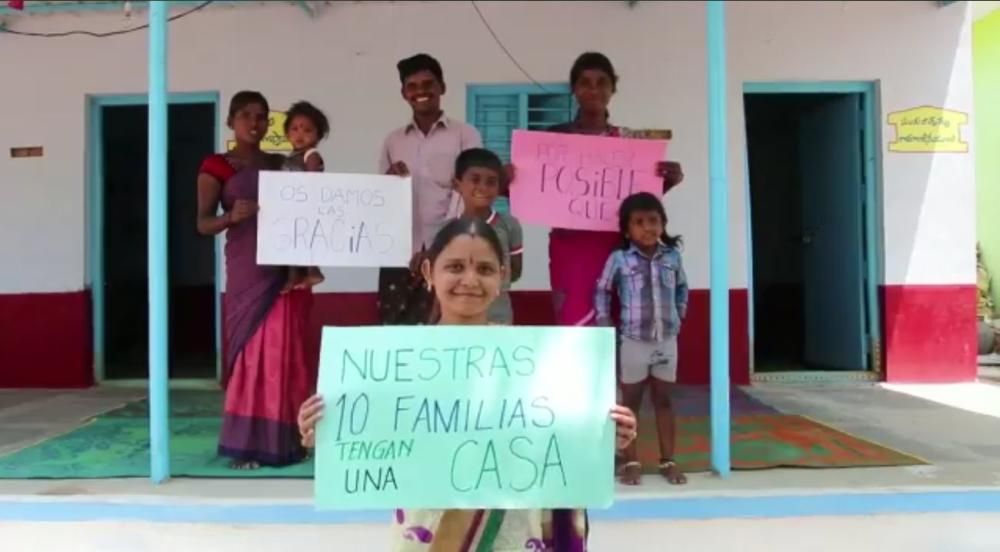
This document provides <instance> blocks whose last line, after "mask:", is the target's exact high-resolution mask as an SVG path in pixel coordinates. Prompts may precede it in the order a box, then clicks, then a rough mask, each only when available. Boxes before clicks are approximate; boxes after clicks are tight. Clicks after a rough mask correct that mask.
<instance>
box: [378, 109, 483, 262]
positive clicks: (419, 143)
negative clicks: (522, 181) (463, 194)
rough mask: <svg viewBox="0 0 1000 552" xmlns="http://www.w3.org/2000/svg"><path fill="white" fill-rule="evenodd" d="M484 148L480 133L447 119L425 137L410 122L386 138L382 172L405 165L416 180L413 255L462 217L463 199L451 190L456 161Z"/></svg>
mask: <svg viewBox="0 0 1000 552" xmlns="http://www.w3.org/2000/svg"><path fill="white" fill-rule="evenodd" d="M481 147H483V139H482V137H481V136H480V135H479V131H478V130H476V129H475V127H472V126H470V125H467V124H465V123H463V122H461V121H456V120H454V119H450V118H448V117H446V116H445V115H441V118H440V119H438V120H437V122H436V123H434V126H432V127H431V130H430V132H428V133H427V134H424V133H423V132H421V131H420V128H418V127H417V125H416V123H414V122H412V121H411V122H410V123H409V124H407V125H406V126H404V127H402V128H398V129H396V130H394V131H392V132H391V133H390V134H389V136H387V137H386V138H385V144H384V145H383V146H382V153H381V155H379V171H380V172H382V173H385V172H386V171H387V170H389V166H390V165H392V164H393V163H398V162H399V161H402V162H403V163H406V167H407V168H408V169H410V176H411V177H412V179H413V252H414V253H415V252H417V251H419V250H420V249H421V246H424V247H430V244H431V242H432V241H433V240H434V236H435V235H436V234H437V232H438V230H440V229H441V227H442V226H444V223H445V222H447V221H448V220H449V219H451V218H454V217H456V216H458V215H460V214H461V210H460V209H461V199H460V197H459V195H458V193H456V192H455V190H454V187H453V186H452V177H453V176H454V172H455V159H457V158H458V155H459V154H460V153H462V152H463V151H465V150H467V149H470V148H481Z"/></svg>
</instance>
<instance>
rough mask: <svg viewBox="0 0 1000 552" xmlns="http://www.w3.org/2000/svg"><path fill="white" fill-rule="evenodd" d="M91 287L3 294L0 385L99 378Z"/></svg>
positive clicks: (53, 384) (55, 384)
mask: <svg viewBox="0 0 1000 552" xmlns="http://www.w3.org/2000/svg"><path fill="white" fill-rule="evenodd" d="M90 318H91V317H90V293H89V292H87V291H73V292H67V293H28V294H19V295H0V387H39V388H43V387H47V388H74V387H89V386H90V385H93V383H94V371H93V368H92V367H93V358H92V356H91V335H90V326H91V324H90Z"/></svg>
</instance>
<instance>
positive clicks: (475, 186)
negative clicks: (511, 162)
mask: <svg viewBox="0 0 1000 552" xmlns="http://www.w3.org/2000/svg"><path fill="white" fill-rule="evenodd" d="M455 188H456V189H458V193H459V195H461V196H462V202H464V203H465V207H466V208H467V209H472V210H474V211H481V212H485V211H488V210H489V209H491V208H492V207H493V202H494V201H496V199H497V195H499V194H500V175H499V174H497V171H495V170H493V169H490V168H488V167H469V168H467V169H466V170H465V172H464V173H463V174H462V176H461V178H457V179H455Z"/></svg>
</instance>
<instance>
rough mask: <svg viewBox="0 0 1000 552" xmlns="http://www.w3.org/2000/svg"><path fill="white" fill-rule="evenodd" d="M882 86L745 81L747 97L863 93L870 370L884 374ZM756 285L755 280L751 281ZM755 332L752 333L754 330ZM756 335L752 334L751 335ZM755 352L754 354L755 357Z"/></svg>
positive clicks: (747, 188)
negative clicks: (878, 98) (879, 102)
mask: <svg viewBox="0 0 1000 552" xmlns="http://www.w3.org/2000/svg"><path fill="white" fill-rule="evenodd" d="M877 91H878V83H877V82H874V81H776V82H745V83H743V94H860V95H861V98H862V102H861V103H862V114H861V117H862V119H861V120H862V125H863V126H862V128H863V159H862V169H863V172H864V174H863V178H862V185H863V186H864V196H865V203H866V208H865V213H864V225H865V230H864V233H865V244H866V248H865V252H864V254H865V259H864V261H865V273H866V274H865V276H866V278H865V279H866V285H865V302H866V303H867V309H866V312H867V326H868V331H869V347H868V353H869V354H868V356H869V366H868V368H869V370H872V371H875V372H878V373H881V372H882V314H881V308H880V302H879V286H880V285H881V282H882V274H883V256H882V251H883V247H882V232H881V229H882V182H881V171H880V170H879V167H880V166H881V163H880V159H879V148H878V146H877V144H878V143H879V140H880V139H881V137H880V135H879V128H880V127H879V121H880V118H879V114H878V113H877V110H878V109H877V104H876V94H877ZM744 156H745V158H749V150H748V149H747V148H746V144H744ZM744 193H745V194H746V198H747V201H746V209H747V213H748V215H747V217H748V219H749V217H750V216H752V214H750V178H749V171H747V175H746V178H744ZM746 247H747V258H748V259H750V261H749V263H748V264H750V266H752V262H753V261H752V258H753V234H752V232H749V231H748V232H747V237H746ZM751 282H752V279H751ZM747 297H748V301H750V312H753V292H752V288H751V292H750V293H748V294H747ZM752 325H753V321H752V319H751V326H752ZM751 331H752V330H751ZM751 335H752V334H751ZM752 354H753V351H751V355H752Z"/></svg>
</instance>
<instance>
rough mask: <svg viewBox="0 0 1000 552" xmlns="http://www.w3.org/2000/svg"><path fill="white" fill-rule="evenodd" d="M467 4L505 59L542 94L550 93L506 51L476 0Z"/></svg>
mask: <svg viewBox="0 0 1000 552" xmlns="http://www.w3.org/2000/svg"><path fill="white" fill-rule="evenodd" d="M469 3H470V4H472V8H473V9H475V10H476V13H477V14H478V15H479V20H480V21H482V22H483V26H484V27H486V30H487V31H489V33H490V35H492V36H493V40H494V41H496V43H497V46H499V47H500V49H501V50H503V53H504V54H507V58H509V59H510V61H511V62H512V63H513V64H514V65H515V66H516V67H517V68H518V69H519V70H520V71H521V73H522V74H524V76H525V77H528V80H530V81H531V82H533V83H534V84H535V86H537V87H539V88H541V89H542V91H543V92H550V90H548V89H547V88H545V86H543V85H542V83H540V82H538V81H537V80H535V77H532V76H531V74H530V73H528V71H527V69H525V68H524V67H523V66H522V65H521V64H520V63H519V62H518V61H517V58H515V57H514V54H512V53H510V50H508V49H507V47H506V46H504V43H503V41H502V40H500V37H499V36H497V33H496V32H495V31H493V27H492V26H491V25H490V22H489V21H487V20H486V16H485V15H484V14H483V12H482V10H480V9H479V4H478V3H477V2H476V0H469Z"/></svg>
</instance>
